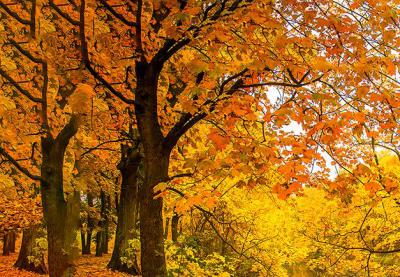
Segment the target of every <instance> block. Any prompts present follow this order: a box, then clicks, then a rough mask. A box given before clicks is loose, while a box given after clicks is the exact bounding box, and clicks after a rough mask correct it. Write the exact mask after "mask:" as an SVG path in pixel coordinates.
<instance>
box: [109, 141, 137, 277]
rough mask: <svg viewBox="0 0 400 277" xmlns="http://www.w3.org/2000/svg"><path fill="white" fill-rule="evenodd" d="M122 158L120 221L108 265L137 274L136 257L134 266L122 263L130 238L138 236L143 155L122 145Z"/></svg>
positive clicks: (119, 167) (113, 268) (120, 164)
mask: <svg viewBox="0 0 400 277" xmlns="http://www.w3.org/2000/svg"><path fill="white" fill-rule="evenodd" d="M121 152H122V158H121V161H120V163H119V165H118V169H119V170H120V171H121V175H122V183H121V193H120V199H119V205H118V211H117V214H118V223H117V231H116V234H115V243H114V249H113V253H112V257H111V260H110V262H109V264H108V267H109V268H110V269H112V270H117V271H121V272H126V273H130V274H133V275H136V274H138V273H139V268H138V266H137V261H136V257H133V259H134V260H133V261H130V263H132V264H133V266H131V267H128V266H127V264H126V263H122V261H121V257H124V256H125V251H126V249H127V248H128V247H129V240H131V239H134V238H136V237H137V234H136V233H137V222H138V209H139V206H138V187H139V182H138V181H139V180H138V177H139V176H138V174H139V167H140V164H141V157H140V153H139V151H137V150H135V149H132V148H129V147H127V146H125V145H123V146H122V151H121Z"/></svg>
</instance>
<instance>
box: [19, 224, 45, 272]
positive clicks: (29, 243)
mask: <svg viewBox="0 0 400 277" xmlns="http://www.w3.org/2000/svg"><path fill="white" fill-rule="evenodd" d="M38 228H39V227H38V226H33V227H30V228H27V229H24V231H23V233H22V242H21V248H20V250H19V255H18V259H17V261H16V262H15V264H14V267H16V268H18V269H22V270H27V271H32V272H35V273H39V274H47V268H46V264H45V261H44V255H42V256H41V257H40V262H39V263H38V264H35V263H33V262H30V261H29V259H28V257H29V256H34V255H35V254H34V253H33V248H34V247H35V240H36V239H37V238H39V237H40V232H39V229H38Z"/></svg>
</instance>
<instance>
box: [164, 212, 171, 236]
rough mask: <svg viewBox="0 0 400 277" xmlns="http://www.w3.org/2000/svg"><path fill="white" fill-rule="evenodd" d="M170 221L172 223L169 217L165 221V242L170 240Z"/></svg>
mask: <svg viewBox="0 0 400 277" xmlns="http://www.w3.org/2000/svg"><path fill="white" fill-rule="evenodd" d="M169 221H170V218H169V217H167V218H166V219H165V227H164V240H166V239H167V238H168V231H169Z"/></svg>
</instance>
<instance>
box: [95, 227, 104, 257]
mask: <svg viewBox="0 0 400 277" xmlns="http://www.w3.org/2000/svg"><path fill="white" fill-rule="evenodd" d="M103 239H104V236H103V231H98V232H97V233H96V257H101V256H103V248H102V246H103Z"/></svg>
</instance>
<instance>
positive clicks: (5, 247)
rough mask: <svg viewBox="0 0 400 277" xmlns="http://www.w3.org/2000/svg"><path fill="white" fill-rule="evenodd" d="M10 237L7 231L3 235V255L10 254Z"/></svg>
mask: <svg viewBox="0 0 400 277" xmlns="http://www.w3.org/2000/svg"><path fill="white" fill-rule="evenodd" d="M10 253H11V252H10V237H9V235H8V233H5V234H4V235H3V256H8V255H10Z"/></svg>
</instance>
